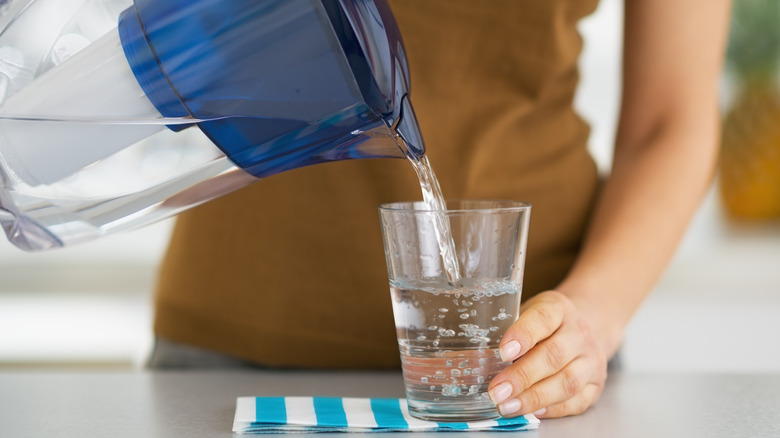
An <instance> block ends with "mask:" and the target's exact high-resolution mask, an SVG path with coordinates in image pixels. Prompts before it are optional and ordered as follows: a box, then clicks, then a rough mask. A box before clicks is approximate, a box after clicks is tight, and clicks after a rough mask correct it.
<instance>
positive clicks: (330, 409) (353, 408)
mask: <svg viewBox="0 0 780 438" xmlns="http://www.w3.org/2000/svg"><path fill="white" fill-rule="evenodd" d="M537 427H539V420H538V419H537V418H536V417H534V416H533V415H526V416H522V417H515V418H499V419H496V420H486V421H475V422H468V423H457V422H442V423H437V422H433V421H423V420H418V419H417V418H414V417H412V416H410V415H409V408H408V406H407V404H406V399H397V398H347V397H345V398H341V397H239V398H238V401H237V403H236V416H235V419H234V421H233V432H236V433H240V434H255V433H257V434H259V433H289V432H308V433H311V432H405V431H449V432H451V431H468V430H470V431H474V430H482V431H517V430H528V429H536V428H537Z"/></svg>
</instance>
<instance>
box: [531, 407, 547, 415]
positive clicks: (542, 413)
mask: <svg viewBox="0 0 780 438" xmlns="http://www.w3.org/2000/svg"><path fill="white" fill-rule="evenodd" d="M546 413H547V408H542V409H539V410H538V411H536V412H534V415H536V416H537V417H541V416H542V415H544V414H546Z"/></svg>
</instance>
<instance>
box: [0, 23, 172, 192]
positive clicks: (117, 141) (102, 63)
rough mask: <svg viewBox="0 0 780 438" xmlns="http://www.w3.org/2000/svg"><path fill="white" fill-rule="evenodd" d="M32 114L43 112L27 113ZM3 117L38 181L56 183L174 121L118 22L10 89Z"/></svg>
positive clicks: (5, 133)
mask: <svg viewBox="0 0 780 438" xmlns="http://www.w3.org/2000/svg"><path fill="white" fill-rule="evenodd" d="M27 114H30V115H35V116H34V117H19V115H27ZM0 117H6V119H5V120H3V123H2V124H0V135H2V138H0V142H1V144H0V147H2V148H3V150H4V153H5V157H6V160H8V161H9V162H10V163H9V164H10V166H9V167H10V168H11V169H13V171H14V173H15V176H16V177H17V178H19V179H20V180H22V181H23V182H24V183H26V184H28V185H30V186H37V185H40V184H52V183H55V182H57V181H59V180H61V179H62V178H65V177H67V176H69V175H72V174H74V173H76V172H78V171H80V170H81V169H83V168H84V167H86V166H88V165H90V164H91V163H94V162H96V161H98V160H101V159H103V158H106V157H108V156H110V155H112V154H114V153H116V152H117V151H119V150H122V149H123V148H125V147H127V146H128V145H131V144H133V143H136V142H137V141H139V140H141V139H143V138H146V137H148V136H150V135H152V134H155V133H157V132H159V131H160V130H162V129H166V127H165V125H164V124H163V123H162V116H161V115H160V113H159V111H157V109H156V108H155V106H154V105H153V104H152V103H151V102H150V101H149V99H148V98H147V97H146V96H145V95H144V92H143V90H142V89H141V87H140V86H139V85H138V82H137V81H136V79H135V76H134V75H133V72H132V70H131V68H130V65H129V64H128V62H127V59H126V58H125V55H124V52H123V51H122V45H121V42H120V39H119V34H118V32H117V31H116V29H114V30H113V31H111V32H109V33H108V34H106V35H104V36H103V37H102V38H100V39H99V40H97V41H95V42H94V43H92V44H90V45H89V46H87V47H86V48H84V49H83V50H81V51H79V52H78V53H76V54H75V55H73V56H71V57H69V58H68V59H67V60H65V61H64V62H62V64H60V65H58V66H57V67H56V68H52V69H50V70H49V71H47V72H46V73H44V74H42V75H41V76H39V77H38V78H36V79H35V80H34V82H33V83H31V84H29V85H28V86H26V87H24V88H23V89H21V90H20V91H18V92H17V93H15V94H13V95H11V96H10V97H8V99H6V101H5V102H4V103H3V105H2V106H0ZM155 120H159V121H160V123H158V124H155V123H153V122H154V121H155ZM168 123H170V121H168ZM87 124H88V125H89V130H88V131H85V126H86V125H87ZM87 132H88V135H86V134H87Z"/></svg>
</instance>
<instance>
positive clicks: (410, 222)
mask: <svg viewBox="0 0 780 438" xmlns="http://www.w3.org/2000/svg"><path fill="white" fill-rule="evenodd" d="M442 214H443V215H445V217H446V220H444V221H441V220H438V221H436V220H434V219H436V218H437V215H442ZM530 214H531V206H530V204H527V203H524V202H516V201H490V200H464V201H449V202H447V211H446V212H437V211H432V210H428V209H426V206H425V204H423V203H422V202H407V203H392V204H384V205H382V206H380V207H379V215H380V219H381V224H382V234H383V239H384V247H385V257H386V260H387V271H388V276H389V280H390V292H391V296H392V302H393V313H394V317H395V325H396V331H397V335H398V345H399V348H400V352H401V361H402V366H403V375H404V383H405V385H406V398H407V401H408V404H409V412H410V414H411V415H412V416H414V417H417V418H421V419H425V420H433V421H478V420H487V419H491V418H496V417H498V416H499V414H498V412H497V410H496V407H495V405H494V404H493V403H492V402H491V401H490V398H489V397H488V395H487V388H488V384H489V383H490V380H491V379H492V378H493V377H494V376H495V375H496V374H498V373H499V372H500V371H501V370H502V369H504V368H505V367H506V366H507V365H509V364H508V363H506V362H503V361H502V360H501V358H500V356H499V354H498V343H499V341H500V340H501V336H502V335H503V333H504V332H505V331H506V329H507V328H508V327H509V326H510V325H511V324H512V322H514V321H515V319H516V318H517V314H518V309H519V307H520V296H521V290H522V282H523V268H524V264H525V249H526V241H527V236H528V225H529V220H530ZM439 219H441V216H439ZM441 223H444V224H447V223H449V228H450V235H451V238H452V242H453V243H454V247H455V252H456V254H457V266H456V268H457V269H458V272H459V279H457V281H456V284H453V283H452V282H450V281H449V280H448V277H447V275H445V273H446V272H447V271H446V268H447V267H446V266H444V261H443V258H442V256H441V252H440V248H441V245H445V244H447V242H446V240H447V238H448V236H447V235H446V234H447V233H446V232H444V233H442V232H441V230H437V229H435V228H434V227H436V226H440V225H437V224H441ZM437 236H441V238H442V240H443V242H441V243H440V242H439V238H438V237H437Z"/></svg>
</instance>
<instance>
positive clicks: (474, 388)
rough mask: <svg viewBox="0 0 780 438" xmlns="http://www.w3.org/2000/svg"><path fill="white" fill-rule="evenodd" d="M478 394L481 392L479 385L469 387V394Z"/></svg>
mask: <svg viewBox="0 0 780 438" xmlns="http://www.w3.org/2000/svg"><path fill="white" fill-rule="evenodd" d="M477 392H479V385H471V386H469V394H476V393H477Z"/></svg>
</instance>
